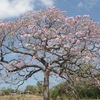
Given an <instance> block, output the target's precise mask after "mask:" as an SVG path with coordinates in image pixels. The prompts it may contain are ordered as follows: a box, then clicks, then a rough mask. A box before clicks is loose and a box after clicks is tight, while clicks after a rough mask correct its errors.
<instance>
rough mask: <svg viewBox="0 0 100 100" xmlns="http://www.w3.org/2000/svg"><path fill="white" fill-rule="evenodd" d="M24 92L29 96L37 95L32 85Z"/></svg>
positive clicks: (35, 88)
mask: <svg viewBox="0 0 100 100" xmlns="http://www.w3.org/2000/svg"><path fill="white" fill-rule="evenodd" d="M24 92H25V93H29V94H38V90H37V87H36V86H32V85H28V86H27V87H26V89H25V91H24Z"/></svg>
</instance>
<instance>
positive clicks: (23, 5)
mask: <svg viewBox="0 0 100 100" xmlns="http://www.w3.org/2000/svg"><path fill="white" fill-rule="evenodd" d="M36 2H37V3H40V4H41V5H42V6H44V7H47V6H53V5H54V0H0V19H3V18H10V17H18V16H20V15H21V14H23V13H25V12H27V11H29V10H34V8H35V7H36V6H37V5H36ZM41 5H40V7H41Z"/></svg>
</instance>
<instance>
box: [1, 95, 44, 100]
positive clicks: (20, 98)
mask: <svg viewBox="0 0 100 100" xmlns="http://www.w3.org/2000/svg"><path fill="white" fill-rule="evenodd" d="M0 100H43V99H42V97H41V96H34V95H17V96H16V95H13V96H0Z"/></svg>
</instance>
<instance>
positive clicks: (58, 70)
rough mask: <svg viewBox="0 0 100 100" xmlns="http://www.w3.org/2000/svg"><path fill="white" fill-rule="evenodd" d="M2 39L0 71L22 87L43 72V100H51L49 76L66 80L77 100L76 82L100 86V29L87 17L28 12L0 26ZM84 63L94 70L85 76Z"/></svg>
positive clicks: (86, 72) (61, 13)
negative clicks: (80, 81) (81, 80)
mask: <svg viewBox="0 0 100 100" xmlns="http://www.w3.org/2000/svg"><path fill="white" fill-rule="evenodd" d="M0 36H2V39H0V65H1V66H0V70H1V74H3V77H4V78H3V77H2V78H3V79H5V81H6V82H7V81H10V79H12V80H14V83H13V82H12V84H22V83H24V81H25V80H27V79H28V78H30V77H31V76H32V75H33V74H35V73H38V72H42V73H43V74H44V77H43V79H44V82H43V83H44V90H43V97H44V100H50V96H49V78H50V75H54V76H58V77H61V78H64V79H66V80H67V81H68V82H69V85H70V87H72V89H73V91H74V92H73V93H74V94H75V95H76V98H77V100H78V99H79V97H78V94H77V91H76V89H75V86H74V81H75V80H76V81H78V80H80V79H81V77H82V78H83V77H86V78H88V79H89V80H91V81H92V82H94V84H95V85H97V86H98V87H99V86H100V73H99V72H100V25H99V24H98V23H96V22H95V21H93V20H91V19H90V18H89V16H87V15H83V16H76V17H66V15H65V14H64V12H62V11H59V10H58V9H56V8H48V9H46V10H44V11H37V12H28V13H26V14H25V15H24V17H23V18H21V19H18V20H16V21H13V22H10V21H9V22H5V23H0ZM8 57H9V58H8ZM83 63H88V64H90V65H92V66H94V67H93V68H89V69H88V70H85V71H84V73H82V71H83V68H84V65H83ZM5 73H7V79H8V80H7V79H6V78H5V77H6V76H5ZM19 76H20V77H19ZM79 76H80V77H79ZM15 80H16V81H15ZM94 80H95V81H94ZM21 82H22V83H21Z"/></svg>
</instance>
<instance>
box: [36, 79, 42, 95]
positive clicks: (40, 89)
mask: <svg viewBox="0 0 100 100" xmlns="http://www.w3.org/2000/svg"><path fill="white" fill-rule="evenodd" d="M37 89H38V93H39V95H43V84H42V83H41V82H39V81H38V82H37Z"/></svg>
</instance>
